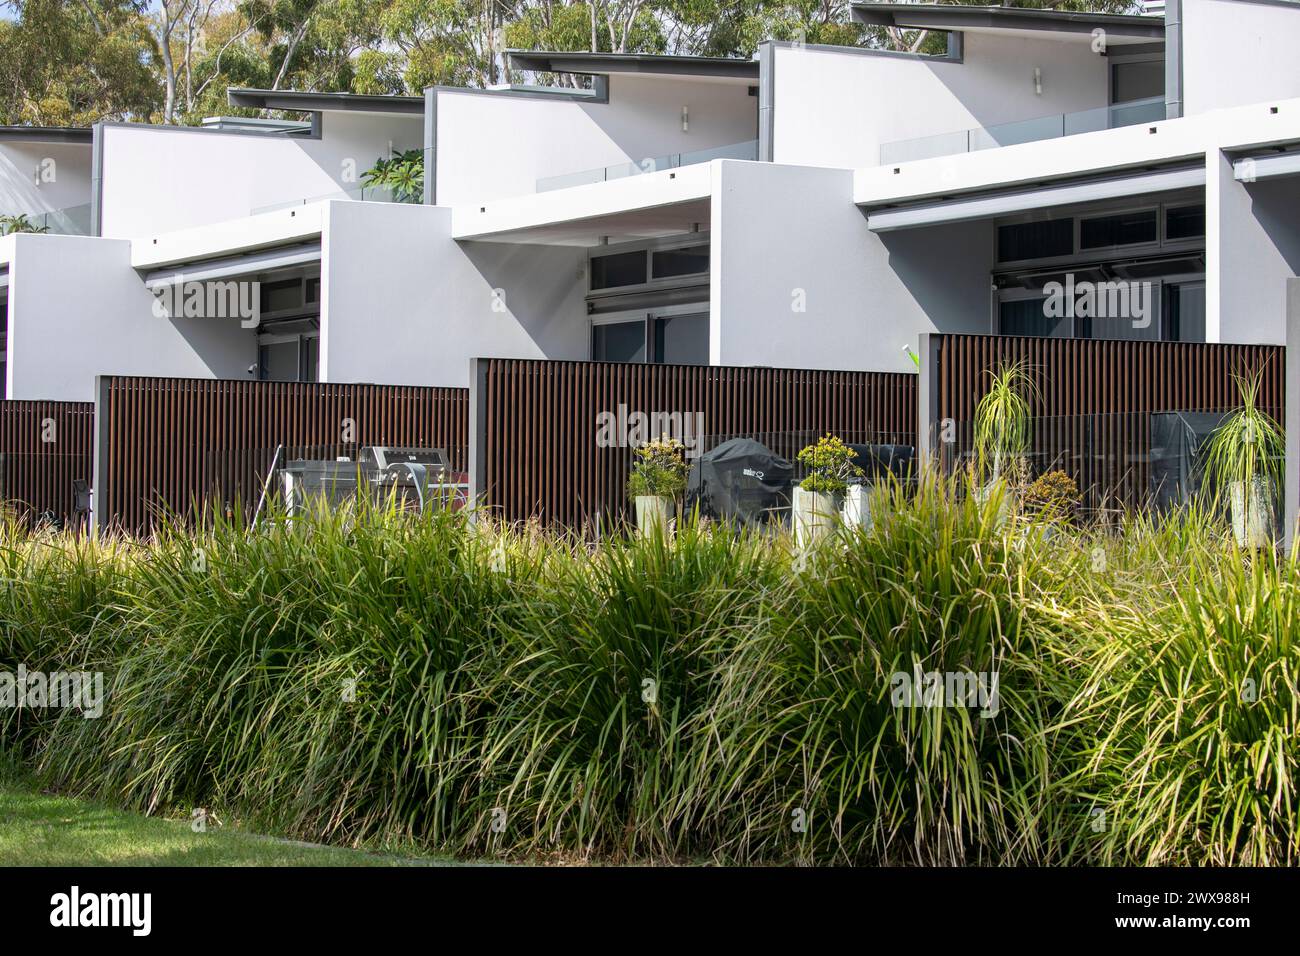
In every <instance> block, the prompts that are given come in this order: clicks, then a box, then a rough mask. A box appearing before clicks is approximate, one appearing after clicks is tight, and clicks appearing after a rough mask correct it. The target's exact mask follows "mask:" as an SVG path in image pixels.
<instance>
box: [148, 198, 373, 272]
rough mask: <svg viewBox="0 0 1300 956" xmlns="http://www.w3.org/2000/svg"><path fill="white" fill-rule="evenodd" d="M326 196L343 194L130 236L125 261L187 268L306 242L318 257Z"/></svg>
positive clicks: (152, 267) (152, 269)
mask: <svg viewBox="0 0 1300 956" xmlns="http://www.w3.org/2000/svg"><path fill="white" fill-rule="evenodd" d="M331 201H340V202H345V201H349V200H326V201H322V202H316V203H308V204H306V205H302V206H294V207H293V208H291V209H277V210H275V211H273V212H265V213H259V214H258V215H256V216H246V217H244V218H242V219H232V220H227V221H225V222H214V223H209V224H208V225H204V226H193V227H191V228H189V229H178V230H175V231H174V232H165V233H160V234H158V235H155V236H145V237H143V238H139V239H132V240H131V266H132V268H134V269H136V270H138V271H140V272H144V273H153V272H155V271H157V270H160V269H175V270H179V269H181V268H182V267H183V268H184V269H185V271H186V272H187V274H190V273H193V272H194V271H195V269H196V267H197V266H198V265H199V264H201V263H209V262H212V261H215V260H221V259H233V258H235V257H237V256H247V255H249V254H252V253H260V252H262V251H264V250H268V249H280V248H284V247H288V246H305V245H309V244H312V243H315V244H316V248H317V256H318V257H319V248H320V240H321V230H322V225H323V223H324V219H325V207H326V205H327V203H328V202H331Z"/></svg>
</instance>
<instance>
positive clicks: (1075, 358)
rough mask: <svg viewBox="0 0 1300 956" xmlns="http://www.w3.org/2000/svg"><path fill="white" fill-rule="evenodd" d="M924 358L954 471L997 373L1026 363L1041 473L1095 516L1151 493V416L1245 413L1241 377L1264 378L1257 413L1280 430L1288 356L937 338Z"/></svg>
mask: <svg viewBox="0 0 1300 956" xmlns="http://www.w3.org/2000/svg"><path fill="white" fill-rule="evenodd" d="M926 352H927V355H928V359H927V361H929V362H931V363H932V364H933V369H932V370H928V375H927V377H929V376H930V375H932V376H933V381H932V382H931V383H930V384H929V392H930V395H931V396H932V404H933V407H932V409H931V414H930V416H929V417H930V419H931V421H930V422H929V423H926V426H925V427H927V430H930V431H931V432H932V438H931V440H932V442H933V443H934V444H933V447H934V448H935V451H936V453H937V454H938V455H939V457H940V460H941V461H943V462H944V463H945V465H946V466H948V467H952V466H953V465H954V464H956V463H957V461H958V460H960V458H961V456H962V455H963V454H966V453H968V452H969V450H970V440H971V424H972V422H973V419H974V417H975V407H976V405H977V404H978V403H979V400H980V398H982V397H983V396H984V394H985V393H986V392H987V390H988V383H989V373H990V371H992V370H996V369H997V368H999V367H1000V366H1003V365H1006V364H1009V363H1013V362H1022V363H1024V365H1025V367H1026V369H1027V370H1028V372H1029V375H1030V377H1031V378H1032V379H1033V381H1034V383H1035V385H1036V389H1037V394H1036V395H1035V396H1034V398H1033V401H1032V404H1033V410H1034V414H1035V416H1036V421H1035V423H1034V429H1033V442H1034V445H1033V449H1032V453H1033V458H1034V460H1035V462H1036V463H1037V465H1038V467H1039V470H1044V469H1046V468H1060V469H1061V470H1063V471H1065V472H1066V473H1068V474H1070V475H1071V476H1072V477H1073V478H1074V479H1075V480H1076V481H1077V482H1078V483H1079V487H1080V489H1081V490H1082V491H1084V492H1085V500H1086V502H1087V503H1088V504H1089V505H1090V506H1091V507H1108V506H1116V505H1128V506H1133V505H1140V504H1142V503H1143V501H1144V498H1145V496H1146V495H1147V494H1148V493H1149V492H1150V490H1151V485H1150V469H1149V465H1150V454H1151V416H1152V413H1154V412H1172V411H1180V412H1218V411H1226V410H1229V409H1231V408H1233V407H1235V406H1236V405H1237V404H1238V403H1239V402H1238V392H1237V385H1236V383H1235V381H1234V379H1233V376H1234V375H1241V374H1247V375H1250V374H1254V373H1255V372H1261V373H1262V375H1263V378H1262V383H1261V389H1260V395H1259V403H1260V405H1261V407H1263V408H1264V409H1265V410H1267V411H1269V412H1270V413H1271V414H1272V415H1273V416H1274V417H1275V418H1276V419H1277V420H1278V421H1279V422H1281V420H1282V407H1283V405H1282V402H1283V386H1284V374H1285V364H1286V360H1285V353H1286V350H1285V348H1283V347H1282V346H1276V345H1196V344H1188V343H1179V342H1123V341H1092V340H1086V339H1044V338H1018V337H1006V336H995V335H934V336H931V337H930V344H929V348H928V349H926ZM945 419H947V420H950V422H951V425H950V426H949V427H950V429H951V430H952V431H953V432H955V434H953V435H952V436H951V437H953V438H954V439H955V440H954V441H952V442H950V443H945V441H944V440H943V438H942V425H941V424H940V423H942V422H943V421H944V420H945Z"/></svg>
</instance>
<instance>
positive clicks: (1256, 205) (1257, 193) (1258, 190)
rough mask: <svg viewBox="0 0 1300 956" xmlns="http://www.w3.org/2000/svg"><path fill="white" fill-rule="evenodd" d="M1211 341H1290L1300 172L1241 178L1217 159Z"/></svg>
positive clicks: (1299, 253)
mask: <svg viewBox="0 0 1300 956" xmlns="http://www.w3.org/2000/svg"><path fill="white" fill-rule="evenodd" d="M1205 229H1206V283H1205V292H1206V319H1205V322H1206V339H1207V340H1208V341H1211V342H1248V343H1263V344H1272V345H1283V344H1285V343H1286V280H1287V279H1290V278H1293V277H1295V276H1296V275H1300V177H1296V176H1287V177H1280V178H1277V179H1263V180H1260V181H1259V182H1254V183H1243V182H1237V181H1236V180H1235V179H1234V178H1233V173H1232V162H1231V161H1230V160H1229V159H1228V158H1227V157H1225V156H1223V155H1222V154H1221V153H1215V154H1212V155H1211V156H1210V159H1209V178H1208V180H1207V185H1206V225H1205Z"/></svg>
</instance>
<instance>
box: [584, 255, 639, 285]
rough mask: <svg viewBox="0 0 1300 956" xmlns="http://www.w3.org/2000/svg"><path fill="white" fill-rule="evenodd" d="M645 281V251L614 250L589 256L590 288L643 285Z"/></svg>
mask: <svg viewBox="0 0 1300 956" xmlns="http://www.w3.org/2000/svg"><path fill="white" fill-rule="evenodd" d="M645 281H646V251H645V250H644V249H638V250H637V251H636V252H615V253H611V254H609V255H607V256H592V257H591V287H592V289H616V288H618V287H619V286H625V285H643V284H645Z"/></svg>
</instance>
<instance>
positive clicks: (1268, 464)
mask: <svg viewBox="0 0 1300 956" xmlns="http://www.w3.org/2000/svg"><path fill="white" fill-rule="evenodd" d="M1234 378H1235V380H1236V382H1237V391H1238V393H1239V394H1240V396H1241V406H1240V407H1239V408H1238V409H1237V410H1236V411H1234V412H1233V413H1232V414H1230V415H1229V416H1228V417H1227V418H1226V419H1224V421H1223V424H1221V425H1220V426H1219V427H1218V428H1216V429H1215V430H1214V432H1213V434H1211V435H1210V439H1209V441H1208V442H1207V443H1206V446H1205V475H1206V477H1207V478H1208V479H1209V480H1210V485H1211V487H1212V488H1214V489H1215V491H1216V493H1217V494H1218V495H1219V496H1220V500H1222V496H1223V495H1227V500H1228V503H1229V507H1230V510H1231V512H1232V525H1233V530H1234V532H1235V534H1236V537H1237V541H1238V543H1239V544H1242V545H1247V544H1249V545H1250V546H1252V547H1255V546H1260V547H1266V546H1268V545H1270V544H1271V543H1272V537H1273V490H1274V488H1275V487H1276V486H1277V484H1278V483H1279V482H1280V481H1281V479H1282V462H1283V461H1284V460H1285V456H1286V438H1285V436H1284V434H1283V432H1282V429H1281V427H1280V426H1279V425H1278V424H1277V422H1276V421H1274V420H1273V418H1272V416H1271V415H1269V414H1268V413H1267V412H1266V411H1264V410H1263V409H1261V408H1260V407H1259V387H1260V375H1259V373H1255V374H1254V375H1251V376H1244V375H1242V376H1234Z"/></svg>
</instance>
